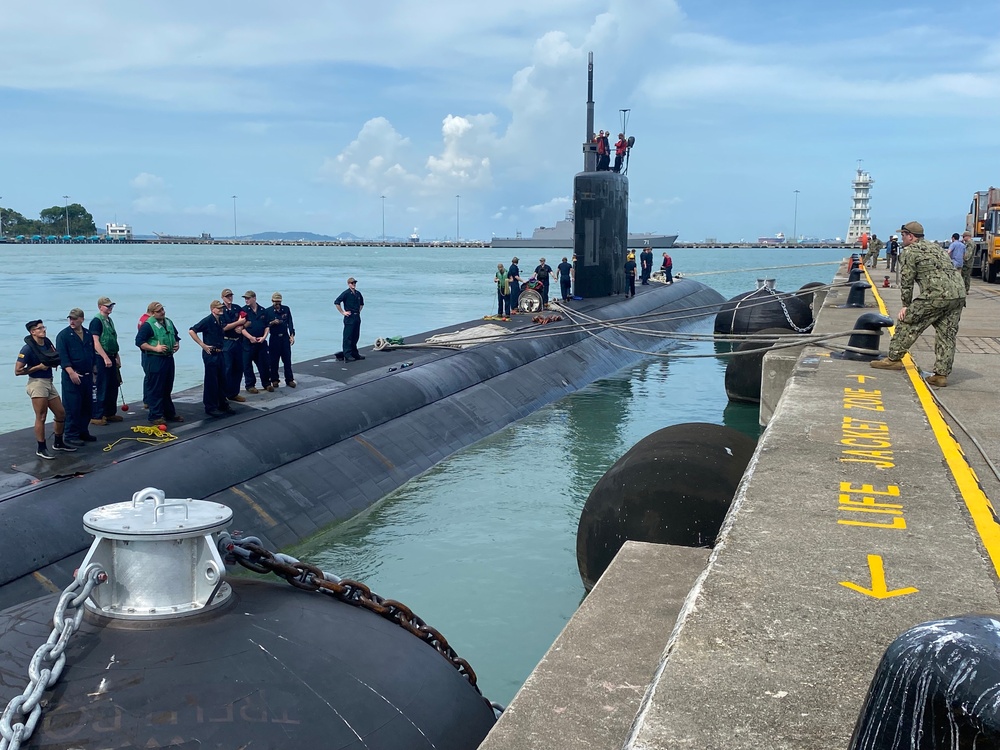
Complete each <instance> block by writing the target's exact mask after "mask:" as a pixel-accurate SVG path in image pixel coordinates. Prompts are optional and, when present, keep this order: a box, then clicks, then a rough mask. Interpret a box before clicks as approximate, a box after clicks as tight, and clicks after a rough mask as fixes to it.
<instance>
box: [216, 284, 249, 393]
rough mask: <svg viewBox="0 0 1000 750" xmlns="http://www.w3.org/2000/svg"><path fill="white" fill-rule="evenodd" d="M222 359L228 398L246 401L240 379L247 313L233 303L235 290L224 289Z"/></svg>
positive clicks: (222, 295) (241, 377)
mask: <svg viewBox="0 0 1000 750" xmlns="http://www.w3.org/2000/svg"><path fill="white" fill-rule="evenodd" d="M220 296H221V297H222V332H223V336H224V341H223V344H222V361H223V365H224V367H225V372H226V398H227V399H229V400H230V401H246V397H245V396H241V395H240V381H241V380H242V379H243V325H244V323H245V322H246V315H243V316H241V315H240V312H241V310H240V306H239V305H234V304H233V290H232V289H229V288H226V289H223V290H222V294H221V295H220Z"/></svg>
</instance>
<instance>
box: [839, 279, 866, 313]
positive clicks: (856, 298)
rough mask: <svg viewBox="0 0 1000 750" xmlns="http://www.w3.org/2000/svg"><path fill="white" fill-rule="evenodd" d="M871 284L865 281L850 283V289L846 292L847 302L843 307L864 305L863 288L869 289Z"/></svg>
mask: <svg viewBox="0 0 1000 750" xmlns="http://www.w3.org/2000/svg"><path fill="white" fill-rule="evenodd" d="M871 288H872V285H871V284H869V283H868V282H867V281H855V282H854V283H853V284H851V291H850V292H849V293H848V294H847V303H846V304H845V305H844V307H864V306H865V289H871Z"/></svg>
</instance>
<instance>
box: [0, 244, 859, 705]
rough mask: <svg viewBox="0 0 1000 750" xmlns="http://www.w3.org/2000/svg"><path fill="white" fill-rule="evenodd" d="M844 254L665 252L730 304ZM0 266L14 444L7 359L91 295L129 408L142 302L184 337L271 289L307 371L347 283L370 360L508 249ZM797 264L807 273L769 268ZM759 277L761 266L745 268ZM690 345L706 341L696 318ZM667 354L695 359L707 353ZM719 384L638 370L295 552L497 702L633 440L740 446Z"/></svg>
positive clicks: (20, 412) (49, 256) (319, 251)
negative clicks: (712, 431) (407, 625)
mask: <svg viewBox="0 0 1000 750" xmlns="http://www.w3.org/2000/svg"><path fill="white" fill-rule="evenodd" d="M844 254H845V253H844V251H842V250H813V249H808V250H807V249H791V248H787V249H762V250H722V249H716V250H687V249H677V250H673V251H671V255H672V257H673V259H674V269H675V273H677V272H680V273H681V274H684V275H692V276H695V277H696V278H697V279H698V280H699V281H702V282H703V283H705V284H708V285H709V286H711V287H713V288H715V289H717V290H718V291H719V292H720V293H721V294H722V295H723V296H724V297H726V298H729V297H732V296H734V295H736V294H738V293H740V292H744V291H748V290H750V289H753V288H754V285H755V280H756V279H757V278H761V277H765V276H766V277H768V278H775V279H776V280H777V288H778V289H781V290H785V291H792V290H795V289H798V288H799V287H800V286H802V285H803V284H805V283H806V282H809V281H821V282H824V283H825V282H828V281H830V280H831V279H832V278H833V274H834V272H835V270H836V267H837V263H839V261H840V260H841V258H842V257H843V256H844ZM520 256H521V258H522V263H521V266H522V267H526V266H530V267H534V265H535V262H536V260H537V259H535V258H534V257H533V255H531V256H529V255H528V253H527V252H524V251H521V252H520ZM546 257H547V259H548V261H549V263H550V264H551V265H555V264H554V263H552V260H553V258H554V257H555V258H559V257H561V256H560V255H558V254H557V251H548V252H547V253H546ZM655 257H656V259H657V264H658V263H659V254H657V255H655ZM0 258H2V261H3V264H4V270H5V273H4V275H3V276H2V277H0V293H2V295H3V299H4V301H5V304H4V306H3V309H0V323H2V324H0V337H2V342H3V347H2V348H3V350H4V351H7V352H8V353H9V354H8V356H9V358H10V359H9V363H10V364H9V367H10V369H9V370H8V373H9V374H8V377H7V379H6V382H7V385H6V386H5V387H3V388H2V389H0V426H2V428H3V429H4V430H10V429H15V428H20V427H28V426H30V425H31V409H30V404H29V403H28V398H27V396H26V395H25V393H24V380H23V378H15V377H14V375H13V362H14V359H15V358H16V356H17V351H18V350H19V349H20V347H21V345H22V343H23V342H22V339H23V337H24V335H25V331H24V323H25V322H26V321H28V320H30V319H32V318H43V319H44V320H45V321H46V324H47V325H48V326H49V336H50V338H53V339H54V338H55V335H56V334H57V333H58V331H59V330H60V329H61V328H63V327H64V326H65V323H66V321H65V316H66V314H67V313H68V312H69V310H70V308H73V307H82V308H83V309H84V311H85V312H86V313H87V316H88V318H87V319H88V321H89V319H90V317H91V316H92V314H93V313H94V311H95V308H96V301H97V298H98V297H100V296H102V295H105V294H106V295H108V296H110V297H111V298H112V299H113V300H114V301H115V302H117V303H118V305H117V307H116V308H115V313H114V318H115V321H116V323H117V327H118V331H119V338H120V339H122V340H123V341H124V340H125V339H126V338H128V341H127V342H126V345H124V346H123V349H124V352H123V356H122V364H123V379H124V381H125V385H124V393H125V397H126V399H128V400H130V402H136V403H137V406H141V403H139V402H141V381H142V371H141V369H140V367H139V356H138V351H137V350H135V349H134V348H133V347H132V346H131V337H132V335H134V331H135V328H134V326H135V322H136V320H137V319H138V317H139V315H140V314H142V313H144V312H145V310H146V305H147V304H148V303H149V302H150V301H151V300H154V299H156V300H159V301H161V302H162V303H163V304H164V306H165V307H166V310H167V315H168V316H169V317H170V318H172V319H173V320H174V322H175V323H176V324H177V325H178V327H179V328H181V329H186V328H187V327H188V326H190V325H191V324H193V323H195V322H196V321H197V320H199V319H200V318H201V317H203V316H204V315H206V314H207V313H208V303H209V302H210V301H211V300H212V299H213V298H216V297H218V294H219V291H220V290H221V289H222V288H223V287H225V286H228V287H231V288H232V289H233V290H234V291H235V292H236V295H237V297H238V296H239V295H240V294H242V293H243V292H244V291H245V290H247V289H253V290H254V291H256V292H257V295H258V298H259V300H260V302H261V303H267V302H268V301H269V300H270V297H271V293H272V292H274V291H280V292H281V293H282V294H283V296H284V303H285V304H286V305H288V306H289V307H291V309H292V312H293V314H294V316H295V325H296V332H297V335H296V344H295V347H294V349H293V356H294V357H295V359H296V360H305V359H310V358H313V357H319V356H324V355H328V354H330V353H331V352H332V351H336V350H338V349H339V348H340V346H339V340H340V333H341V330H342V324H341V321H340V316H339V315H338V314H337V312H336V310H334V309H333V307H332V302H333V299H334V298H335V297H336V295H337V294H339V293H340V292H341V291H342V290H343V289H344V288H345V286H346V285H345V280H346V279H347V277H348V276H350V275H353V276H355V277H357V278H358V288H359V289H360V290H361V291H362V293H363V294H364V295H365V303H366V304H365V312H364V316H363V324H362V343H363V344H371V343H372V342H373V341H374V340H375V338H376V337H378V336H391V335H403V336H407V335H412V334H415V333H419V332H421V331H426V330H430V329H433V328H437V327H439V326H441V325H444V324H448V323H454V322H458V321H463V320H468V319H473V318H477V317H480V316H482V315H486V314H490V313H491V312H495V310H496V307H495V299H496V298H495V294H494V291H493V273H494V270H495V269H496V263H497V262H498V261H503V262H505V263H506V262H508V261H509V260H510V251H506V250H500V249H497V250H495V251H494V250H489V249H484V250H469V249H466V250H455V249H444V248H439V249H429V248H414V249H407V248H398V249H387V248H300V247H296V248H273V247H240V248H231V247H221V246H171V245H159V246H153V245H150V246H142V245H135V246H104V245H95V246H44V245H33V246H26V247H11V246H0ZM813 263H822V265H815V266H807V267H803V266H800V267H794V268H775V267H779V266H790V265H798V264H813ZM764 268H772V269H774V270H772V271H763V270H757V269H764ZM703 329H704V330H706V331H711V322H710V321H708V322H706V323H705V324H704V326H703ZM678 351H681V352H699V351H702V352H708V351H711V345H710V344H692V345H686V346H684V347H682V348H681V349H680V350H678ZM177 364H178V382H177V389H178V390H181V389H183V388H187V387H190V386H193V385H197V384H200V382H201V377H202V370H201V358H200V356H199V352H198V350H197V348H196V347H195V346H194V344H193V342H191V341H190V340H189V339H186V338H185V339H184V340H182V342H181V350H180V352H179V353H178V362H177ZM724 373H725V362H724V361H719V360H715V359H711V358H708V359H669V358H668V359H656V360H653V361H650V362H645V363H642V364H639V365H637V366H635V367H632V368H630V369H628V370H626V371H623V372H621V373H619V374H618V375H616V376H615V377H612V378H608V379H605V380H602V381H599V382H598V383H596V384H594V385H592V386H591V387H589V388H586V389H584V390H583V391H580V392H578V393H576V394H574V395H571V396H568V397H567V398H564V399H563V400H561V401H559V402H557V403H555V404H553V405H551V406H549V407H546V408H544V409H541V410H539V411H538V412H537V413H535V414H533V415H531V416H530V417H528V418H526V419H524V420H522V421H520V422H518V423H516V424H514V425H512V426H510V427H509V428H507V429H505V430H503V431H501V432H499V433H497V434H496V435H494V436H492V437H490V438H487V439H486V440H483V441H481V442H479V443H477V444H476V445H474V446H472V447H470V448H468V449H466V450H464V451H462V452H461V453H459V454H457V455H456V456H454V457H452V458H451V459H449V460H447V461H445V462H443V463H441V464H440V465H438V466H436V467H435V468H434V469H432V470H431V471H429V472H428V473H427V474H425V475H423V476H421V477H418V478H417V479H414V480H413V481H411V482H409V483H408V484H406V485H405V486H403V487H402V488H400V490H399V491H397V492H396V493H394V494H393V495H391V496H390V497H388V498H387V499H386V500H385V501H384V502H383V503H381V504H380V505H379V506H378V507H377V508H375V509H374V510H373V511H372V512H370V513H368V514H367V515H365V516H364V517H361V518H358V519H355V520H353V521H351V522H349V523H346V524H342V525H340V526H338V527H336V528H334V529H331V530H330V531H329V532H327V533H326V534H324V535H323V536H322V537H320V538H315V539H312V540H310V541H309V542H307V543H306V544H303V545H301V546H300V547H299V548H297V549H295V550H292V553H293V554H296V555H298V556H299V557H302V558H303V559H308V560H309V561H311V562H314V563H316V564H318V565H320V567H322V568H324V569H326V570H330V571H332V572H336V573H338V574H340V575H343V576H348V577H352V578H359V579H361V580H363V581H365V582H366V583H368V584H369V585H370V586H371V587H372V588H373V589H374V590H375V591H377V592H378V593H380V594H382V595H383V596H387V597H392V598H394V599H398V600H400V601H403V602H405V603H406V604H408V605H409V606H410V607H411V608H413V610H414V611H416V612H417V614H419V615H421V616H422V617H423V618H424V619H425V620H426V621H427V622H428V623H430V624H431V625H433V626H435V627H437V628H438V629H439V630H441V631H442V632H443V633H444V634H445V636H446V637H447V638H448V639H449V641H450V642H451V643H452V645H453V646H454V647H455V649H456V650H457V651H458V653H459V654H460V655H461V656H464V657H465V658H466V659H468V660H469V662H470V663H471V664H472V666H473V668H474V669H475V670H476V671H477V673H478V675H479V682H480V685H481V687H482V690H483V693H484V694H485V695H487V696H489V697H490V698H491V699H493V700H497V701H500V702H502V703H507V702H509V701H510V699H511V698H512V697H513V695H514V693H515V692H516V691H517V689H518V688H519V687H520V685H521V683H522V682H523V681H524V679H525V678H526V677H527V675H528V674H529V673H530V671H531V669H532V668H533V667H534V666H535V664H536V663H537V662H538V660H539V659H540V658H541V657H542V655H543V654H544V653H545V651H546V650H547V649H548V647H549V646H550V645H551V644H552V641H553V640H554V639H555V637H556V636H557V635H558V634H559V631H560V630H561V629H562V628H563V626H564V625H565V624H566V622H567V620H568V619H569V618H570V616H571V615H572V614H573V612H574V611H575V610H576V608H577V606H578V605H579V603H580V601H581V599H582V598H583V595H584V589H583V585H582V584H581V583H580V577H579V574H578V572H577V568H576V528H577V523H578V521H579V516H580V511H581V509H582V507H583V504H584V502H585V501H586V499H587V495H588V494H589V493H590V490H591V488H592V487H593V486H594V484H595V483H596V482H597V480H598V479H599V478H600V477H601V475H602V474H604V472H605V471H607V469H608V468H610V466H611V465H612V464H613V463H614V462H615V461H617V460H618V458H619V457H621V455H622V454H623V453H625V451H627V450H628V449H629V448H630V447H631V446H632V445H634V444H635V443H636V442H638V441H639V440H640V439H642V438H643V437H645V436H646V435H648V434H650V433H651V432H654V431H655V430H658V429H660V428H662V427H666V426H669V425H672V424H679V423H683V422H711V423H714V424H727V425H729V426H732V427H734V428H736V429H741V430H743V431H744V432H747V433H748V434H751V435H754V436H756V420H757V415H756V410H753V409H748V408H747V407H737V406H729V405H728V404H727V399H726V395H725V390H724V387H723V377H724ZM30 447H31V446H30V445H29V446H28V448H30ZM153 484H155V480H154V481H153ZM109 500H111V498H109ZM666 635H667V633H664V637H666Z"/></svg>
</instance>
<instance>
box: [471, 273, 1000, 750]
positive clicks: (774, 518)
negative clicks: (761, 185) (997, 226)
mask: <svg viewBox="0 0 1000 750" xmlns="http://www.w3.org/2000/svg"><path fill="white" fill-rule="evenodd" d="M878 276H879V278H881V273H879V274H878ZM844 280H846V268H842V269H841V272H840V273H839V274H838V278H837V281H844ZM873 286H874V284H873ZM846 296H847V290H846V289H845V288H844V287H835V288H834V289H832V290H831V292H830V293H829V295H828V296H827V298H826V301H825V304H824V306H823V307H822V309H821V311H818V323H817V331H819V332H834V331H844V330H849V329H851V328H853V324H854V321H855V320H856V319H857V318H858V316H859V314H861V313H863V312H866V310H859V309H856V308H854V309H850V308H846V309H845V308H843V307H839V306H840V305H843V304H844V303H845V302H846ZM873 297H874V299H873ZM867 301H868V310H867V311H868V312H878V311H879V309H880V307H879V306H880V305H884V306H883V307H882V308H881V309H882V310H883V311H884V310H885V309H886V308H887V309H888V312H889V313H891V314H892V315H895V313H896V312H897V311H898V310H899V308H900V302H899V291H898V289H896V288H891V289H883V288H873V289H872V290H870V291H869V293H868V296H867ZM998 302H1000V287H998V286H992V285H989V284H985V283H983V282H982V281H980V280H979V279H973V282H972V290H971V292H970V295H969V299H968V307H967V308H966V309H965V311H964V312H963V315H962V322H961V327H960V329H959V338H958V351H957V356H956V359H955V369H954V371H953V372H952V374H951V376H950V377H949V384H948V387H947V388H944V389H935V390H933V392H931V390H930V389H929V388H928V386H927V385H926V384H925V383H924V382H923V380H922V379H921V377H920V374H919V371H918V370H916V369H914V368H912V367H908V370H907V371H906V372H892V371H884V370H874V369H871V368H870V367H869V364H868V362H866V361H860V362H859V361H851V360H844V359H837V358H834V357H831V356H830V351H828V350H826V349H823V348H819V347H807V348H806V349H805V350H804V351H803V352H802V354H801V355H800V356H799V358H798V361H797V363H796V364H795V367H794V370H793V372H792V374H791V377H790V379H789V380H788V382H787V384H786V385H785V388H784V391H783V394H782V396H781V398H780V401H779V402H778V405H777V408H776V410H775V413H774V416H773V418H772V420H771V421H770V423H769V425H768V427H767V429H766V430H765V431H764V433H763V435H762V436H761V439H760V441H759V444H758V447H757V450H756V453H755V455H754V457H753V459H752V460H751V462H750V465H749V466H748V468H747V471H746V473H745V475H744V478H743V482H742V484H741V486H740V488H739V490H738V492H737V494H736V497H735V499H734V502H733V505H732V507H731V509H730V512H729V515H728V517H727V520H726V522H725V524H724V525H723V529H722V531H721V532H720V535H719V538H718V540H717V544H716V547H715V548H714V550H712V552H711V556H710V557H709V559H708V564H707V566H701V565H699V564H698V561H697V559H695V558H689V559H687V560H683V559H680V558H678V557H677V556H676V555H673V556H669V555H664V554H663V552H662V551H658V550H657V547H658V545H635V544H633V543H629V544H628V545H626V547H625V548H623V550H622V552H621V553H619V556H618V557H616V558H615V561H614V562H613V563H612V565H611V566H610V567H609V568H608V571H607V572H606V573H605V575H604V577H602V579H601V581H599V582H598V584H597V586H596V587H595V589H594V591H593V593H592V594H591V596H594V595H596V597H595V601H593V602H591V601H589V600H588V601H587V602H585V607H586V609H584V607H581V611H580V612H579V613H578V614H577V615H575V616H574V618H573V619H572V620H571V621H570V623H569V624H568V625H567V626H566V628H565V630H564V631H563V633H562V634H561V635H560V637H559V639H558V640H557V641H556V643H555V645H553V647H552V648H551V649H550V651H549V653H548V654H546V656H545V657H544V659H543V660H542V662H541V663H540V664H539V666H538V667H537V668H536V670H535V672H533V673H532V676H531V677H529V679H528V681H527V682H526V683H525V685H524V687H523V688H522V689H521V691H520V692H519V693H518V695H517V696H516V697H515V699H514V701H513V702H512V704H511V705H510V707H509V708H508V710H507V712H506V713H505V714H504V716H503V717H501V719H500V721H499V722H498V724H497V726H496V727H495V728H494V729H493V730H492V732H491V734H490V735H489V736H488V737H487V739H486V741H485V742H484V744H483V745H482V748H483V750H506V749H507V748H511V749H512V748H518V750H524V749H525V748H536V747H537V748H542V747H553V746H563V745H568V744H575V745H576V746H579V747H602V748H605V747H607V748H627V749H632V748H635V749H638V748H643V749H645V750H651V749H654V748H675V747H698V748H722V747H726V748H747V749H749V748H762V747H766V748H773V749H775V750H785V749H789V750H790V749H792V748H796V749H798V748H802V749H806V748H809V749H810V750H811V749H813V748H818V747H847V746H848V744H849V741H850V738H851V735H852V731H853V729H854V726H855V723H856V722H857V720H858V715H859V712H860V710H861V707H862V704H863V702H864V700H865V696H866V693H867V690H868V687H869V684H870V682H871V680H872V677H873V675H874V673H875V668H876V666H877V664H878V662H879V660H880V658H881V656H882V654H883V652H884V650H885V648H886V647H887V646H888V645H889V643H890V642H892V641H893V639H895V638H896V636H898V635H899V634H900V633H902V632H903V631H905V630H907V629H909V628H911V627H912V626H914V625H916V624H918V623H922V622H926V621H930V620H935V619H940V618H946V617H951V616H958V615H963V614H966V613H969V612H997V610H998V604H1000V602H998V588H1000V586H998V580H1000V579H998V576H1000V524H998V523H997V521H996V518H995V515H994V512H993V506H992V504H991V501H990V498H997V497H1000V479H998V478H997V477H996V476H995V475H994V473H993V471H992V470H991V468H990V466H989V465H988V463H987V460H986V459H984V458H983V456H982V455H980V453H979V451H978V449H977V448H976V446H975V444H974V442H973V437H972V436H975V439H976V441H978V443H979V444H980V445H982V446H983V448H984V452H985V454H986V455H987V456H989V458H990V461H992V462H993V463H994V464H996V463H998V462H1000V461H998V459H1000V424H998V422H997V420H996V416H995V412H996V404H997V393H998V390H1000V377H998V372H1000V370H998V365H1000V358H998V355H1000V330H998V328H997V323H996V320H997V304H998ZM933 335H934V333H933V330H932V329H929V330H928V331H927V332H926V333H925V334H924V335H923V336H922V337H921V338H920V340H919V341H918V342H917V343H916V344H915V345H914V347H913V348H912V349H911V354H912V358H913V359H914V360H915V361H916V362H917V363H919V364H920V365H922V366H923V368H925V371H926V368H929V367H930V366H931V365H932V363H933V358H934V350H933ZM887 346H888V336H884V337H883V339H882V343H881V349H882V351H883V352H884V351H885V350H886V348H887ZM767 372H768V370H767V367H766V366H765V377H767ZM936 401H937V402H940V404H941V408H939V407H938V405H937V403H935V402H936ZM945 407H946V409H947V411H945ZM949 412H950V413H949ZM665 576H669V577H670V578H675V579H679V580H681V581H686V582H687V583H688V584H692V585H690V587H684V593H682V594H680V595H677V596H676V597H675V599H674V601H673V602H667V601H660V602H659V603H658V605H657V607H656V608H653V609H654V611H651V607H650V598H651V597H652V598H662V597H667V596H670V595H671V594H670V591H668V590H665V587H664V583H663V579H664V577H665ZM607 587H613V593H612V592H609V591H606V590H605V589H606V588H607ZM674 588H676V581H675V582H674ZM678 613H679V614H678ZM636 618H639V619H641V621H642V623H643V627H641V628H636V627H635V626H634V623H633V621H634V620H635V619H636ZM615 632H623V633H627V634H629V637H631V638H633V639H634V642H633V643H631V644H630V646H629V648H628V649H627V650H625V651H623V650H622V649H615V648H603V647H602V641H601V637H602V636H600V635H599V634H605V636H604V637H605V638H606V634H607V633H615ZM650 653H655V654H656V655H655V656H654V657H653V658H650V657H649V656H648V655H649V654H650ZM637 673H638V674H640V675H642V676H641V678H638V679H637V678H636V674H637ZM565 678H571V679H565ZM567 738H573V740H572V742H566V739H567ZM904 744H906V746H907V747H909V744H907V743H904Z"/></svg>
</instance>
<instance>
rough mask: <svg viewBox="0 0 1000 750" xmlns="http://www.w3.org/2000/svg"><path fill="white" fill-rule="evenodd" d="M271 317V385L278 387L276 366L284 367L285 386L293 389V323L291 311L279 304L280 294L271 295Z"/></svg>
mask: <svg viewBox="0 0 1000 750" xmlns="http://www.w3.org/2000/svg"><path fill="white" fill-rule="evenodd" d="M268 314H269V315H270V317H271V325H270V328H271V344H270V349H271V385H273V386H274V387H275V388H277V387H278V364H279V363H284V365H285V368H284V369H285V385H287V386H288V387H289V388H294V387H295V385H296V383H295V377H294V376H293V375H292V344H294V343H295V323H293V322H292V311H291V309H289V308H288V307H285V306H284V305H283V304H281V294H280V293H279V292H275V293H274V294H272V295H271V307H270V308H269V309H268Z"/></svg>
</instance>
